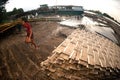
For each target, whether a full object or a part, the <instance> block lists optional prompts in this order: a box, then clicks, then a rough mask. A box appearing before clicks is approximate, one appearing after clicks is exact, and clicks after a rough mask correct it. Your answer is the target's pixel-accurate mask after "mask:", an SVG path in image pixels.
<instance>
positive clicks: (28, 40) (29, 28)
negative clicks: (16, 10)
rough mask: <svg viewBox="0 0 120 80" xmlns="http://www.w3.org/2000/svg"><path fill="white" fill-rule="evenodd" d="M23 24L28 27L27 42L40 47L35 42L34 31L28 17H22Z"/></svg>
mask: <svg viewBox="0 0 120 80" xmlns="http://www.w3.org/2000/svg"><path fill="white" fill-rule="evenodd" d="M22 25H23V27H25V28H26V32H27V36H26V39H25V42H26V43H31V44H32V45H34V47H35V49H37V48H38V47H37V45H36V44H35V42H34V40H33V31H32V28H31V25H30V23H29V22H28V21H27V19H26V18H22Z"/></svg>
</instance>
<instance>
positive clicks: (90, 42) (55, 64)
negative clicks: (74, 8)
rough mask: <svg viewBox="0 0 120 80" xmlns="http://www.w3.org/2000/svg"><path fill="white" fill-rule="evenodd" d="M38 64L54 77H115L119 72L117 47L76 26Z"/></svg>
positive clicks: (80, 79)
mask: <svg viewBox="0 0 120 80" xmlns="http://www.w3.org/2000/svg"><path fill="white" fill-rule="evenodd" d="M41 65H42V67H43V70H45V71H47V74H48V76H50V77H52V78H53V79H54V80H65V79H68V80H89V79H94V80H96V79H115V78H118V77H119V75H120V47H119V46H117V45H116V44H115V43H113V42H112V41H110V40H108V39H106V38H104V37H102V36H100V35H98V34H95V33H90V32H86V31H85V30H79V29H76V30H75V31H74V32H73V33H72V34H71V35H69V36H68V37H67V39H66V40H65V41H63V42H62V43H61V44H60V45H59V46H58V47H57V48H56V49H55V50H54V51H53V55H52V56H50V57H48V59H47V60H45V61H44V62H42V63H41Z"/></svg>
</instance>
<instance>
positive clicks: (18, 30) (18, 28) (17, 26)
mask: <svg viewBox="0 0 120 80" xmlns="http://www.w3.org/2000/svg"><path fill="white" fill-rule="evenodd" d="M21 26H22V25H21V24H20V23H18V24H17V25H16V28H17V33H20V32H21V28H22V27H21Z"/></svg>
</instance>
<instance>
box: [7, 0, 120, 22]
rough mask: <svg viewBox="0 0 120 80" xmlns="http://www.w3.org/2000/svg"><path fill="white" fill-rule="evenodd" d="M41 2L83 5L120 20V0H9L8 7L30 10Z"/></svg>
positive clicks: (9, 8) (10, 8)
mask: <svg viewBox="0 0 120 80" xmlns="http://www.w3.org/2000/svg"><path fill="white" fill-rule="evenodd" d="M41 4H48V6H53V5H78V6H83V8H84V9H88V10H99V11H102V12H103V13H108V14H109V15H111V16H112V17H114V18H115V19H116V20H118V21H119V22H120V6H119V5H120V0H9V1H8V3H7V4H6V9H7V11H12V10H13V8H15V7H16V8H17V9H18V8H23V9H24V11H28V10H31V9H36V8H38V7H39V6H40V5H41Z"/></svg>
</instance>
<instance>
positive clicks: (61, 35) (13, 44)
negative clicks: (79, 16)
mask: <svg viewBox="0 0 120 80" xmlns="http://www.w3.org/2000/svg"><path fill="white" fill-rule="evenodd" d="M31 24H32V29H33V32H34V39H35V42H36V44H37V45H38V46H39V48H38V50H35V48H34V47H32V46H30V45H29V44H26V43H25V42H24V39H25V36H26V33H25V30H24V29H22V32H21V33H19V34H17V33H16V31H15V32H14V31H13V33H12V34H10V35H9V36H6V37H1V38H0V80H52V79H50V78H49V77H48V76H47V74H46V73H45V72H43V71H42V70H41V66H40V63H41V62H42V61H44V60H46V59H47V57H48V56H50V55H52V51H53V50H54V49H55V48H56V47H57V46H58V45H59V44H60V43H61V42H62V41H63V40H64V39H65V38H66V37H67V36H68V35H69V34H70V33H72V31H73V30H74V29H71V28H68V27H62V26H60V25H59V24H58V23H57V22H32V23H31Z"/></svg>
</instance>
